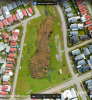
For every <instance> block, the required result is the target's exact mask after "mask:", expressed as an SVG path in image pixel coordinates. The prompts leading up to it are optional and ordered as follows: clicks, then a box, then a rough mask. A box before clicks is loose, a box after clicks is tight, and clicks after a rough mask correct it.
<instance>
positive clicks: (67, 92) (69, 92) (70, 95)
mask: <svg viewBox="0 0 92 100" xmlns="http://www.w3.org/2000/svg"><path fill="white" fill-rule="evenodd" d="M64 94H66V98H67V99H68V100H70V99H72V94H71V91H70V90H66V91H64Z"/></svg>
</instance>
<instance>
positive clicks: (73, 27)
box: [70, 24, 78, 30]
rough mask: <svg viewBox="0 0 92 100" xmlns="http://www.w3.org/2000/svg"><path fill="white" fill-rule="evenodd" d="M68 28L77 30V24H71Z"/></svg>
mask: <svg viewBox="0 0 92 100" xmlns="http://www.w3.org/2000/svg"><path fill="white" fill-rule="evenodd" d="M70 29H71V30H78V25H77V24H71V25H70Z"/></svg>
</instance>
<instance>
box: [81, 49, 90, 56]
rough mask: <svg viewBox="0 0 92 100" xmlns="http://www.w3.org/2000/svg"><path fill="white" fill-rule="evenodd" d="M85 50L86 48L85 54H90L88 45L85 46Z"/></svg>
mask: <svg viewBox="0 0 92 100" xmlns="http://www.w3.org/2000/svg"><path fill="white" fill-rule="evenodd" d="M83 50H84V54H85V55H89V54H90V52H89V50H88V48H87V47H85V48H83Z"/></svg>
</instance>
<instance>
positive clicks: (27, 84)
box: [16, 6, 72, 95]
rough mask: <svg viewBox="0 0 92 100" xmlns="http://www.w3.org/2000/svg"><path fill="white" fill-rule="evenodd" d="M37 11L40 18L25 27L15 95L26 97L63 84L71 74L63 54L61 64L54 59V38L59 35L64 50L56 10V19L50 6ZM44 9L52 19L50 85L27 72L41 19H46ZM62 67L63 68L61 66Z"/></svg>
mask: <svg viewBox="0 0 92 100" xmlns="http://www.w3.org/2000/svg"><path fill="white" fill-rule="evenodd" d="M37 7H38V10H39V11H40V13H41V17H39V18H35V19H33V20H31V21H29V22H30V23H28V25H27V30H28V31H27V32H26V36H25V44H26V46H24V48H23V58H22V60H21V65H20V66H21V70H20V71H19V75H18V80H17V86H16V94H18V95H28V94H30V93H35V92H38V91H40V90H43V89H46V88H49V87H51V86H53V85H55V84H58V83H60V82H63V81H65V80H67V79H69V78H71V77H72V76H71V74H70V72H69V69H68V66H67V63H66V58H65V54H64V53H63V54H62V57H63V59H62V62H60V61H58V60H57V59H56V54H58V51H57V48H56V44H55V36H56V35H58V34H59V37H60V38H59V39H60V41H61V48H62V49H64V46H63V41H62V40H63V34H62V32H61V30H60V25H58V23H61V20H60V17H59V14H58V11H57V9H56V8H55V7H54V9H55V12H56V15H58V16H57V17H56V18H55V17H54V15H53V14H52V11H51V7H52V6H37ZM45 7H46V8H47V11H48V12H49V14H50V16H51V17H53V29H52V35H51V40H50V41H51V42H50V44H51V45H52V46H53V48H50V51H51V52H50V67H51V68H52V69H54V72H51V73H50V74H49V75H50V83H49V80H48V78H47V77H45V78H42V79H34V78H31V73H30V72H29V71H28V66H29V60H30V58H32V56H33V55H34V54H35V52H36V50H37V46H36V39H37V30H38V29H39V27H40V26H41V24H42V21H43V19H45V18H46V16H45V15H44V10H43V9H45ZM62 65H64V66H62ZM60 68H61V70H62V75H60V74H59V69H60ZM29 90H32V91H31V92H30V93H27V92H28V91H29Z"/></svg>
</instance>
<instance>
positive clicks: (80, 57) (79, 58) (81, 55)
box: [75, 53, 85, 61]
mask: <svg viewBox="0 0 92 100" xmlns="http://www.w3.org/2000/svg"><path fill="white" fill-rule="evenodd" d="M81 59H85V55H84V53H82V54H80V55H78V56H76V57H75V61H79V60H81Z"/></svg>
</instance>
